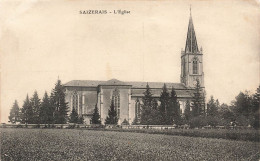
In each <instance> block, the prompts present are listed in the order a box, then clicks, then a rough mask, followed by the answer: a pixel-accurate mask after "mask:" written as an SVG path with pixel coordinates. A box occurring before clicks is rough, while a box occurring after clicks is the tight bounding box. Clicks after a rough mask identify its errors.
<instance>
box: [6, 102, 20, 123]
mask: <svg viewBox="0 0 260 161" xmlns="http://www.w3.org/2000/svg"><path fill="white" fill-rule="evenodd" d="M8 118H9V121H10V122H11V123H17V122H20V109H19V106H18V102H17V100H15V101H14V104H13V106H12V109H11V110H10V115H9V117H8Z"/></svg>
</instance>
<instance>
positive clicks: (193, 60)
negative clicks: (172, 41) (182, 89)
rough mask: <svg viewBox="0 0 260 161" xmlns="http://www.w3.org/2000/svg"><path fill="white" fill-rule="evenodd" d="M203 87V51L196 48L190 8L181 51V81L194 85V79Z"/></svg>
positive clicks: (188, 85)
mask: <svg viewBox="0 0 260 161" xmlns="http://www.w3.org/2000/svg"><path fill="white" fill-rule="evenodd" d="M197 79H198V80H199V82H200V85H201V87H204V72H203V51H202V47H201V48H200V50H199V49H198V44H197V39H196V34H195V30H194V26H193V21H192V16H191V9H190V19H189V26H188V32H187V38H186V46H185V50H184V51H183V50H182V51H181V83H183V84H184V85H185V86H186V87H195V83H196V80H197Z"/></svg>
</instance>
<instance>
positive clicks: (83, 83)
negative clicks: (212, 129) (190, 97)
mask: <svg viewBox="0 0 260 161" xmlns="http://www.w3.org/2000/svg"><path fill="white" fill-rule="evenodd" d="M147 83H148V85H149V86H150V88H162V87H163V84H164V83H163V82H122V81H119V80H117V79H111V80H108V81H99V80H72V81H69V82H67V83H65V84H64V86H67V87H69V86H73V87H97V86H99V85H129V86H132V88H146V85H147ZM165 84H166V86H167V88H168V89H170V88H172V87H173V88H175V89H186V87H185V86H184V85H183V84H182V83H169V82H168V83H165Z"/></svg>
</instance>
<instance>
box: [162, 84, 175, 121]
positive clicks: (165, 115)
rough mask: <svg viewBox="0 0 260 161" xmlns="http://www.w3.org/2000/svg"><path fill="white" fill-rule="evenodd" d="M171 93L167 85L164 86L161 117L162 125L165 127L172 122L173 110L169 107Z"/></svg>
mask: <svg viewBox="0 0 260 161" xmlns="http://www.w3.org/2000/svg"><path fill="white" fill-rule="evenodd" d="M169 99H170V96H169V93H168V90H167V87H166V84H164V85H163V88H162V93H161V96H160V98H159V100H160V102H161V104H160V106H159V111H160V115H161V118H162V120H161V124H163V125H165V124H170V122H171V120H172V117H171V116H172V109H170V107H169ZM171 108H172V107H171Z"/></svg>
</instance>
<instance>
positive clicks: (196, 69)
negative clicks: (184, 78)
mask: <svg viewBox="0 0 260 161" xmlns="http://www.w3.org/2000/svg"><path fill="white" fill-rule="evenodd" d="M192 64H193V66H192V68H193V74H198V60H197V59H194V60H193V62H192Z"/></svg>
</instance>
